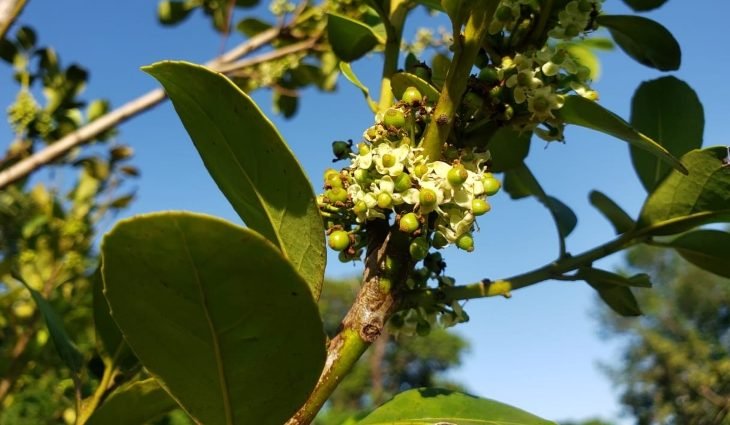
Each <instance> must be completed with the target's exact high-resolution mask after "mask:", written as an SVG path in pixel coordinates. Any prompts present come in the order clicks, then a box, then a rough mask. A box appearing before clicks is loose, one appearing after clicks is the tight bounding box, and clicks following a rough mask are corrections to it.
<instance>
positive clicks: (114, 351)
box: [91, 269, 139, 370]
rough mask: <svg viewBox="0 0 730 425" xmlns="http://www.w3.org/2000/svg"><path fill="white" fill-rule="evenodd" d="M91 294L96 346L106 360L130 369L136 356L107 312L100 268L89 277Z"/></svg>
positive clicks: (107, 306) (136, 361)
mask: <svg viewBox="0 0 730 425" xmlns="http://www.w3.org/2000/svg"><path fill="white" fill-rule="evenodd" d="M91 284H92V295H93V301H92V302H93V315H94V330H95V331H96V346H97V349H98V350H99V352H100V353H101V355H102V356H103V357H104V358H105V360H106V361H108V362H111V361H112V360H113V359H115V360H114V364H113V365H111V366H112V367H118V368H121V369H124V370H129V369H132V368H133V367H134V366H135V365H137V364H138V363H139V360H137V357H136V356H135V355H134V353H133V352H132V349H131V348H129V345H127V342H126V341H124V337H123V336H122V333H121V331H120V330H119V327H118V326H117V324H116V323H115V322H114V319H112V316H111V314H110V312H109V304H107V302H106V298H105V297H104V282H103V281H102V278H101V270H100V269H97V270H96V271H95V272H94V275H93V276H92V279H91Z"/></svg>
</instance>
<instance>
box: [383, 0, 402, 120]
mask: <svg viewBox="0 0 730 425" xmlns="http://www.w3.org/2000/svg"><path fill="white" fill-rule="evenodd" d="M390 7H391V11H390V17H389V19H388V22H385V26H386V34H387V38H386V41H385V60H384V62H383V78H382V82H381V85H380V102H379V109H380V111H385V110H386V109H388V108H389V107H390V106H391V105H392V104H393V89H392V87H391V85H390V77H391V76H392V75H393V74H394V73H395V72H396V71H397V70H398V57H399V55H400V42H401V38H402V36H403V25H404V24H405V20H406V15H407V14H408V3H407V2H405V1H403V0H392V2H391V5H390Z"/></svg>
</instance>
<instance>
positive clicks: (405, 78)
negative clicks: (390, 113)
mask: <svg viewBox="0 0 730 425" xmlns="http://www.w3.org/2000/svg"><path fill="white" fill-rule="evenodd" d="M390 85H391V87H392V89H393V94H394V95H395V97H397V98H398V99H400V98H402V97H403V93H405V91H406V89H408V87H415V88H417V89H418V91H419V92H421V95H422V96H424V97H426V99H427V101H428V102H431V103H433V102H436V101H437V100H438V98H439V91H438V90H436V88H435V87H434V86H432V85H431V84H429V83H428V82H427V81H426V80H423V79H421V78H418V77H417V76H415V75H413V74H409V73H407V72H398V73H395V74H393V76H392V77H391V79H390Z"/></svg>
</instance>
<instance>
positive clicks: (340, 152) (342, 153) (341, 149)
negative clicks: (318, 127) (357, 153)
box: [332, 140, 352, 159]
mask: <svg viewBox="0 0 730 425" xmlns="http://www.w3.org/2000/svg"><path fill="white" fill-rule="evenodd" d="M351 147H352V143H347V142H343V141H342V140H337V141H334V142H332V154H333V155H334V156H335V158H337V159H346V158H348V157H349V156H350V153H352V149H351Z"/></svg>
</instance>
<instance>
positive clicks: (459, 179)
mask: <svg viewBox="0 0 730 425" xmlns="http://www.w3.org/2000/svg"><path fill="white" fill-rule="evenodd" d="M467 178H469V172H468V171H466V169H465V168H464V167H463V166H456V167H452V168H451V169H450V170H449V172H448V173H447V174H446V180H448V181H449V184H450V185H451V186H461V185H462V184H464V182H465V181H466V179H467Z"/></svg>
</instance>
